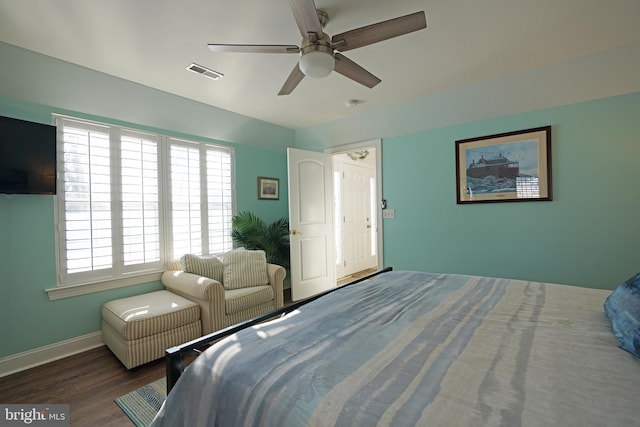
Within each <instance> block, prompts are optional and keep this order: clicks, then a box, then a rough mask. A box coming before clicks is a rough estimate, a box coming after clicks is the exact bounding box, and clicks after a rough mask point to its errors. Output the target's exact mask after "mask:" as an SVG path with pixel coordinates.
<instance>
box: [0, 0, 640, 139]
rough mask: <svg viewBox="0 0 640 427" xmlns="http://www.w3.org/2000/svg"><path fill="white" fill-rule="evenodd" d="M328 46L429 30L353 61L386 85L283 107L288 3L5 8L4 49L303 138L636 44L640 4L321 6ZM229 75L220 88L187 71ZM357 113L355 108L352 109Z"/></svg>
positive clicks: (562, 0)
mask: <svg viewBox="0 0 640 427" xmlns="http://www.w3.org/2000/svg"><path fill="white" fill-rule="evenodd" d="M315 4H316V7H317V8H318V9H322V10H324V11H326V12H327V13H328V14H329V22H328V24H327V26H326V27H325V32H326V33H327V34H329V35H330V36H331V35H333V34H337V33H339V32H344V31H347V30H351V29H354V28H358V27H361V26H364V25H368V24H372V23H376V22H379V21H383V20H386V19H390V18H394V17H397V16H402V15H405V14H408V13H412V12H416V11H420V10H424V11H425V12H426V15H427V29H425V30H422V31H418V32H415V33H411V34H408V35H405V36H401V37H398V38H395V39H392V40H387V41H384V42H381V43H377V44H374V45H371V46H367V47H363V48H360V49H357V50H353V51H349V52H346V53H345V56H347V57H349V58H350V59H352V60H354V61H356V62H357V63H358V64H359V65H361V66H363V67H364V68H366V69H367V70H369V71H370V72H372V73H373V74H375V75H376V76H378V77H379V78H381V79H382V83H380V84H379V85H378V86H376V87H375V88H373V89H367V88H365V87H363V86H360V85H359V84H357V83H355V82H353V81H351V80H348V79H347V78H345V77H343V76H341V75H339V74H337V73H332V75H330V76H329V77H327V78H324V79H320V80H315V79H310V78H305V79H304V80H303V81H302V82H301V83H300V85H299V86H298V87H297V88H296V89H295V90H294V91H293V93H292V94H291V95H288V96H277V93H278V91H279V90H280V87H281V86H282V84H283V83H284V81H285V79H286V78H287V76H288V75H289V73H290V71H291V69H292V68H293V67H294V65H295V63H296V61H297V56H296V55H295V54H291V55H286V54H282V55H278V54H246V53H212V52H210V51H209V50H208V49H207V43H243V44H295V45H299V44H300V41H301V40H300V39H301V37H300V33H299V31H298V28H297V26H296V23H295V21H294V20H293V15H292V13H291V10H290V7H289V3H288V2H287V1H285V0H236V1H229V0H208V1H204V0H180V1H175V0H106V1H105V0H59V1H51V0H20V1H17V0H0V41H3V42H6V43H9V44H12V45H15V46H19V47H22V48H25V49H29V50H32V51H35V52H39V53H42V54H45V55H49V56H52V57H55V58H59V59H62V60H64V61H68V62H71V63H74V64H78V65H81V66H84V67H87V68H91V69H94V70H97V71H100V72H103V73H106V74H110V75H114V76H117V77H120V78H123V79H126V80H130V81H133V82H136V83H139V84H142V85H145V86H149V87H152V88H156V89H159V90H162V91H165V92H169V93H172V94H175V95H179V96H182V97H185V98H189V99H193V100H196V101H199V102H202V103H205V104H210V105H213V106H216V107H219V108H223V109H225V110H229V111H233V112H236V113H239V114H243V115H246V116H249V117H253V118H256V119H260V120H264V121H267V122H271V123H275V124H278V125H282V126H286V127H289V128H294V129H298V128H305V127H309V126H313V125H317V124H320V123H325V122H330V121H334V120H337V119H341V118H344V117H348V116H350V115H353V114H357V113H360V112H363V111H371V110H375V109H380V108H382V107H385V106H390V105H396V104H400V103H403V102H406V101H409V100H413V99H417V98H423V97H428V96H430V95H434V94H436V93H441V92H445V91H449V90H454V89H457V88H460V87H463V86H467V85H472V84H476V83H480V82H483V81H489V80H494V79H498V78H500V77H504V76H508V75H511V74H514V73H518V72H522V71H525V70H530V69H534V68H537V67H541V66H543V65H547V64H551V63H557V62H561V61H564V60H569V59H573V58H577V57H580V56H584V55H589V54H593V53H596V52H600V51H604V50H607V49H612V48H616V47H620V46H624V45H629V44H632V43H637V42H639V41H640V24H639V22H640V1H638V0H528V1H527V0H482V1H481V0H401V1H390V0H315ZM192 62H195V63H197V64H200V65H203V66H206V67H209V68H212V69H214V70H216V71H219V72H221V73H223V74H224V78H223V79H221V80H218V81H213V80H209V79H207V78H205V77H203V76H200V75H198V74H195V73H192V72H189V71H186V70H185V67H186V66H187V65H189V64H190V63H192ZM349 99H357V100H359V101H360V102H361V105H360V106H358V107H357V108H347V107H346V106H345V101H347V100H349Z"/></svg>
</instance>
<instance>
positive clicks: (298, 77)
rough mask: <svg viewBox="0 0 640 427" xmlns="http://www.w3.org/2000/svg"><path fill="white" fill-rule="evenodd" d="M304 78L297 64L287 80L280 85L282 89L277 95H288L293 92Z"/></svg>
mask: <svg viewBox="0 0 640 427" xmlns="http://www.w3.org/2000/svg"><path fill="white" fill-rule="evenodd" d="M303 78H304V74H303V73H302V71H300V67H298V63H296V66H295V67H293V70H291V74H289V77H287V80H286V81H285V82H284V84H283V85H282V89H280V92H278V95H289V94H290V93H291V92H293V90H294V89H295V88H296V86H298V83H300V82H301V81H302V79H303Z"/></svg>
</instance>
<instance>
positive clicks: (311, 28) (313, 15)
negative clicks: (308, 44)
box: [289, 0, 323, 39]
mask: <svg viewBox="0 0 640 427" xmlns="http://www.w3.org/2000/svg"><path fill="white" fill-rule="evenodd" d="M289 5H290V6H291V11H292V12H293V17H294V18H295V20H296V24H298V29H299V30H300V34H302V37H307V36H308V35H309V33H315V34H316V36H317V37H318V38H319V39H321V38H322V34H323V31H322V24H321V23H320V19H319V18H318V12H317V11H316V5H315V3H314V2H313V0H289Z"/></svg>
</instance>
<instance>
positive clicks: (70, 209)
mask: <svg viewBox="0 0 640 427" xmlns="http://www.w3.org/2000/svg"><path fill="white" fill-rule="evenodd" d="M60 125H62V129H63V135H62V138H63V148H62V150H63V161H64V169H63V183H62V185H63V187H64V188H63V189H62V194H63V200H64V201H63V203H64V208H63V209H62V214H63V216H64V218H63V224H64V230H62V232H63V233H62V242H61V243H62V245H63V246H64V250H63V251H62V253H63V254H64V259H63V260H60V261H61V262H62V263H63V265H64V266H65V268H64V273H65V274H67V275H68V274H74V273H81V272H88V271H94V270H104V269H110V268H111V267H112V266H113V258H112V249H113V239H112V235H111V170H110V164H111V162H110V140H109V129H108V128H106V127H102V126H99V125H92V124H88V123H81V122H75V121H72V120H68V119H58V126H59V127H60Z"/></svg>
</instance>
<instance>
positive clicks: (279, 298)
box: [162, 249, 286, 334]
mask: <svg viewBox="0 0 640 427" xmlns="http://www.w3.org/2000/svg"><path fill="white" fill-rule="evenodd" d="M260 253H261V254H260ZM258 259H259V261H258ZM265 265H266V272H265V271H264V270H265ZM169 268H170V270H167V271H165V272H164V273H163V274H162V284H163V285H164V286H165V287H166V288H167V290H169V291H171V292H173V293H175V294H178V295H180V296H182V297H184V298H187V299H189V300H191V301H193V302H195V303H197V304H198V305H199V306H200V320H201V322H202V333H203V334H209V333H212V332H215V331H218V330H220V329H224V328H226V327H228V326H231V325H234V324H236V323H240V322H242V321H245V320H248V319H251V318H253V317H256V316H260V315H262V314H265V313H268V312H269V311H272V310H275V309H276V308H279V307H282V305H283V289H282V283H283V281H284V278H285V276H286V271H285V269H284V267H281V266H279V265H275V264H267V263H266V260H265V258H264V252H262V251H244V250H242V249H240V250H233V251H230V252H227V253H225V254H222V255H220V256H217V257H207V258H205V257H196V256H194V255H185V256H183V257H182V258H181V262H180V263H172V265H170V266H169ZM185 270H186V271H185ZM265 273H266V276H264V274H265ZM207 276H208V277H207Z"/></svg>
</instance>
